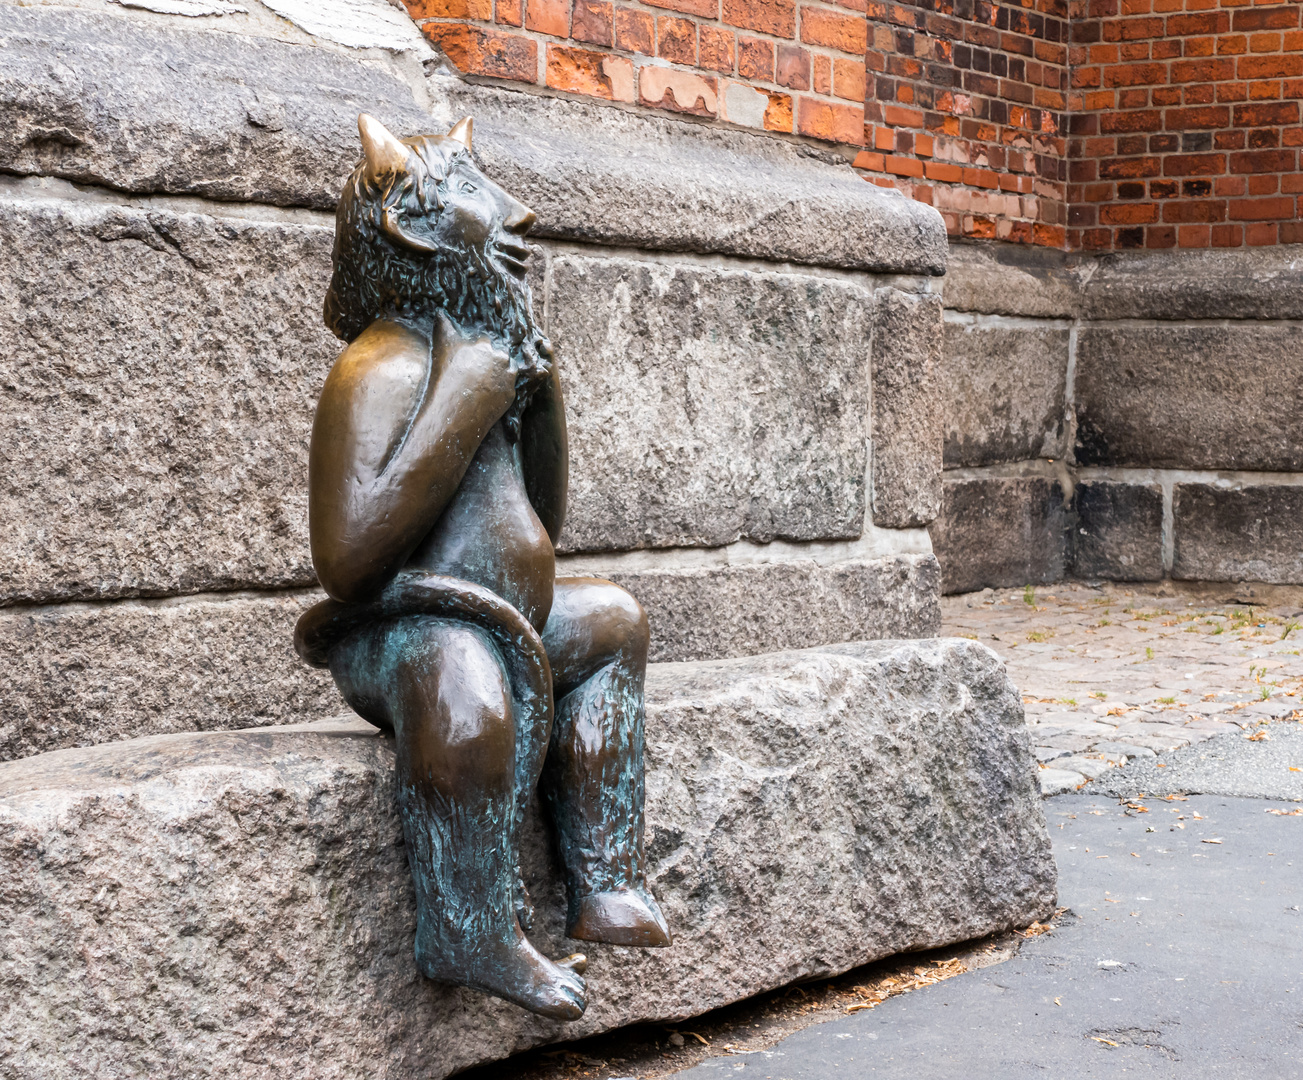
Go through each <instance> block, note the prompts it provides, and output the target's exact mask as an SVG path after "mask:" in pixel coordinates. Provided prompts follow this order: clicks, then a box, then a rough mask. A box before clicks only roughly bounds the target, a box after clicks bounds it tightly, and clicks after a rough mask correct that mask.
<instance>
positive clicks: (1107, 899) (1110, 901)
mask: <svg viewBox="0 0 1303 1080" xmlns="http://www.w3.org/2000/svg"><path fill="white" fill-rule="evenodd" d="M1103 858H1108V856H1107V855H1105V856H1103ZM1104 903H1106V904H1120V903H1122V901H1121V900H1110V899H1109V898H1108V897H1107V896H1106V897H1104Z"/></svg>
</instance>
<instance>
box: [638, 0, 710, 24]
mask: <svg viewBox="0 0 1303 1080" xmlns="http://www.w3.org/2000/svg"><path fill="white" fill-rule="evenodd" d="M644 2H645V3H646V4H647V5H648V7H658V8H667V9H668V10H670V11H681V12H683V14H685V15H700V16H702V17H703V18H707V19H717V18H719V0H644Z"/></svg>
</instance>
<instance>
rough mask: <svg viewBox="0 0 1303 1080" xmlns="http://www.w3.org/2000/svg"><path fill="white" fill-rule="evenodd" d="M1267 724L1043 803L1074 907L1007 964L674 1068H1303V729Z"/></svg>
mask: <svg viewBox="0 0 1303 1080" xmlns="http://www.w3.org/2000/svg"><path fill="white" fill-rule="evenodd" d="M1268 728H1269V730H1268V736H1269V737H1268V738H1266V739H1259V740H1257V741H1254V742H1250V741H1249V740H1248V739H1247V738H1245V733H1242V732H1234V733H1231V734H1227V735H1223V736H1219V737H1217V738H1215V739H1212V740H1209V741H1208V742H1204V743H1200V744H1196V745H1193V746H1190V747H1186V748H1185V749H1184V750H1181V751H1176V752H1173V753H1172V754H1168V755H1163V756H1161V757H1158V758H1155V759H1144V760H1141V761H1134V762H1132V763H1131V764H1129V765H1128V766H1126V767H1125V768H1120V769H1116V770H1111V771H1110V772H1109V774H1107V790H1103V786H1102V784H1101V782H1096V783H1095V784H1093V785H1091V787H1090V788H1088V789H1087V791H1086V793H1083V794H1073V795H1064V796H1059V797H1056V798H1052V799H1047V800H1046V801H1045V810H1046V817H1047V820H1048V822H1049V825H1050V832H1051V836H1052V837H1053V841H1054V849H1055V857H1056V859H1057V860H1058V865H1059V874H1060V877H1059V903H1060V904H1061V905H1062V906H1064V907H1067V908H1068V909H1069V911H1068V912H1067V913H1065V914H1064V915H1062V916H1061V917H1060V919H1059V921H1058V928H1057V929H1056V930H1055V931H1054V932H1053V933H1050V934H1046V935H1043V936H1041V937H1037V938H1033V939H1031V940H1029V941H1027V942H1026V943H1025V944H1024V945H1023V946H1022V949H1021V951H1020V953H1019V955H1018V956H1017V957H1015V958H1014V959H1012V960H1009V961H1007V962H1006V963H1003V964H999V965H996V966H993V967H987V968H981V969H979V970H976V971H972V972H969V973H966V974H963V975H959V976H957V977H955V978H952V979H949V980H946V981H945V982H941V983H937V984H936V985H934V986H930V987H926V988H923V989H920V990H916V991H914V992H913V993H910V994H905V995H901V996H899V997H893V998H889V999H888V1000H887V1001H885V1002H883V1003H882V1004H880V1005H878V1006H877V1007H876V1008H874V1009H872V1010H866V1011H862V1012H857V1013H854V1014H851V1015H848V1016H846V1017H844V1018H842V1019H838V1020H834V1021H831V1022H828V1023H825V1024H820V1025H817V1026H813V1027H809V1028H806V1029H804V1030H802V1031H799V1032H797V1033H796V1034H794V1035H791V1036H789V1037H788V1038H786V1039H784V1040H783V1041H782V1042H780V1043H777V1044H776V1045H774V1046H773V1047H772V1048H771V1049H769V1050H761V1051H757V1052H755V1053H750V1054H743V1055H733V1056H728V1057H719V1058H713V1059H710V1060H708V1061H706V1062H703V1063H702V1064H700V1065H698V1066H697V1067H695V1068H693V1069H690V1070H687V1071H685V1072H682V1073H679V1074H677V1075H678V1076H680V1077H683V1078H684V1080H689V1078H691V1080H716V1078H719V1077H723V1076H739V1077H746V1078H751V1077H754V1078H756V1080H762V1078H764V1080H835V1078H845V1080H858V1078H861V1077H863V1078H869V1077H873V1078H891V1080H897V1078H899V1080H906V1078H908V1080H961V1078H962V1080H980V1078H986V1077H991V1078H999V1080H1020V1078H1023V1077H1038V1078H1056V1080H1058V1078H1062V1080H1095V1078H1099V1080H1112V1078H1116V1077H1130V1076H1136V1077H1155V1078H1167V1077H1172V1078H1182V1080H1186V1078H1191V1080H1193V1078H1197V1080H1204V1078H1208V1080H1213V1078H1223V1077H1225V1078H1231V1077H1235V1078H1238V1077H1244V1078H1250V1077H1252V1078H1254V1080H1277V1078H1279V1080H1298V1078H1303V912H1301V911H1300V909H1301V908H1303V802H1294V801H1290V800H1295V799H1300V798H1303V726H1301V725H1299V724H1296V723H1290V724H1285V723H1281V724H1271V725H1268ZM1159 764H1162V765H1163V766H1164V767H1163V768H1161V769H1160V768H1158V767H1157V766H1158V765H1159ZM1101 779H1102V780H1103V779H1104V778H1101ZM1186 791H1190V792H1203V794H1190V795H1188V796H1187V795H1184V792H1186ZM1142 793H1143V797H1141V796H1142ZM1245 796H1253V797H1245ZM1128 803H1130V804H1131V805H1127V804H1128Z"/></svg>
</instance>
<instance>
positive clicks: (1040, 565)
mask: <svg viewBox="0 0 1303 1080" xmlns="http://www.w3.org/2000/svg"><path fill="white" fill-rule="evenodd" d="M944 298H945V306H946V333H945V351H944V359H943V362H942V364H941V367H940V369H939V370H940V371H941V372H942V375H941V384H942V386H943V388H944V389H943V391H942V398H943V402H944V405H943V408H944V412H945V418H944V421H943V426H944V429H945V466H946V471H945V474H944V475H945V480H944V484H943V487H944V492H945V494H944V497H943V509H942V513H941V516H940V518H939V519H938V521H937V522H936V523H935V524H934V525H933V527H932V535H933V540H934V543H935V544H936V550H937V555H938V558H939V559H940V561H941V564H942V576H943V583H944V584H943V587H944V589H945V591H947V592H964V591H968V590H970V589H976V588H982V587H984V586H999V585H1023V584H1037V583H1041V582H1048V581H1054V580H1057V579H1058V578H1060V577H1062V576H1064V575H1067V576H1069V577H1079V578H1086V579H1100V578H1104V579H1110V580H1115V581H1153V580H1159V579H1162V578H1164V577H1172V578H1180V579H1187V580H1207V581H1262V582H1272V583H1297V582H1300V581H1303V567H1301V566H1300V562H1299V556H1298V543H1297V535H1298V529H1299V526H1300V522H1301V520H1303V519H1300V516H1299V514H1300V509H1303V413H1300V410H1299V407H1298V403H1299V400H1300V395H1301V394H1303V268H1300V267H1299V265H1298V262H1297V260H1296V259H1294V258H1293V257H1292V256H1291V255H1290V254H1289V250H1288V249H1284V250H1281V249H1273V248H1262V249H1250V250H1246V251H1207V252H1163V251H1152V252H1146V253H1137V254H1121V253H1118V254H1113V255H1109V256H1105V257H1101V258H1097V259H1096V258H1088V257H1079V258H1064V257H1062V256H1059V255H1057V254H1056V253H1052V252H1043V253H1037V252H1030V251H1027V250H1025V249H1014V248H1011V247H993V246H988V247H976V246H964V247H956V248H955V249H954V251H953V253H952V259H951V266H950V270H949V273H948V275H947V278H946V283H945V293H944Z"/></svg>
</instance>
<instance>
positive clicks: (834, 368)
mask: <svg viewBox="0 0 1303 1080" xmlns="http://www.w3.org/2000/svg"><path fill="white" fill-rule="evenodd" d="M549 310H550V312H551V320H550V327H551V334H552V339H553V341H554V342H555V344H556V346H557V349H558V352H559V355H560V357H561V363H562V369H561V370H562V381H563V383H564V386H565V393H566V408H567V415H568V417H569V419H570V509H569V512H568V517H567V520H566V525H565V530H564V532H563V534H562V540H561V545H560V549H561V550H564V551H594V550H607V549H611V548H616V549H624V548H641V547H670V546H682V545H689V546H694V545H703V544H704V545H718V544H727V543H730V542H732V541H734V540H737V539H739V538H741V537H745V538H747V539H751V540H757V541H767V540H770V539H773V538H775V537H779V538H784V539H795V540H805V539H816V538H833V537H845V538H851V537H858V536H859V535H860V532H861V530H862V528H863V520H864V472H865V445H866V442H867V438H868V408H869V401H868V396H869V383H868V368H869V355H868V353H869V349H868V342H869V334H870V331H871V323H872V317H873V296H872V294H871V293H869V292H867V291H866V290H865V289H862V288H858V287H856V286H855V285H853V284H850V283H847V282H844V281H841V280H838V279H833V278H827V277H813V276H806V275H801V274H780V273H757V272H753V271H748V270H729V269H721V268H717V267H711V266H701V265H692V264H685V263H680V262H673V263H661V262H652V261H643V260H639V259H629V258H601V257H588V256H583V255H561V254H558V255H555V256H554V257H553V259H552V286H551V297H550V303H549Z"/></svg>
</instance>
